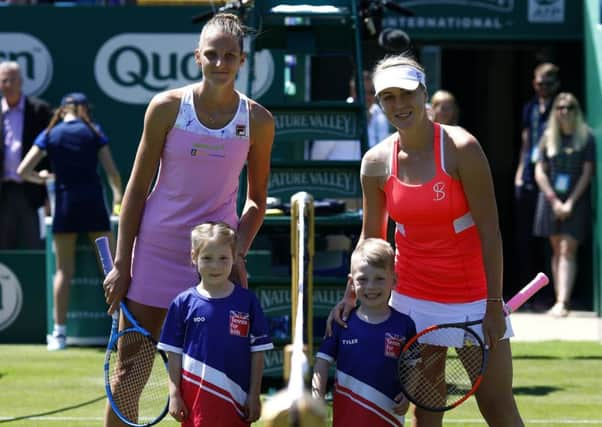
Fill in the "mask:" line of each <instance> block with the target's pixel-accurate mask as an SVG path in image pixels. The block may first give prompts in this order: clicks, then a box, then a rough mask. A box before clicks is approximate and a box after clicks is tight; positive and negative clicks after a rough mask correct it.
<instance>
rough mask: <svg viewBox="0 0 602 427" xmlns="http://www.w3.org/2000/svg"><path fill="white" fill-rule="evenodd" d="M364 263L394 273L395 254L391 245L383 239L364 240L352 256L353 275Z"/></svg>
mask: <svg viewBox="0 0 602 427" xmlns="http://www.w3.org/2000/svg"><path fill="white" fill-rule="evenodd" d="M362 262H365V263H367V264H368V265H370V266H372V267H375V268H382V269H384V270H387V271H394V265H395V252H394V251H393V248H392V247H391V244H390V243H389V242H387V241H386V240H383V239H377V238H373V237H372V238H368V239H364V240H362V241H361V242H360V243H358V245H357V246H356V248H355V250H354V251H353V253H352V254H351V273H352V274H353V271H354V269H355V268H356V267H357V266H358V265H359V264H360V263H362Z"/></svg>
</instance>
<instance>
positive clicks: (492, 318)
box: [483, 301, 506, 348]
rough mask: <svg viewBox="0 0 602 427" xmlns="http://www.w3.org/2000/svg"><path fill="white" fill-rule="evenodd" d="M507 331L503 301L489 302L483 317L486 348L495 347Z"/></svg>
mask: <svg viewBox="0 0 602 427" xmlns="http://www.w3.org/2000/svg"><path fill="white" fill-rule="evenodd" d="M505 333H506V315H505V312H504V306H503V305H502V302H501V301H500V302H494V303H487V309H486V311H485V317H483V337H484V338H485V346H486V348H494V347H495V345H496V344H497V342H498V341H499V339H500V338H502V337H503V336H504V334H505Z"/></svg>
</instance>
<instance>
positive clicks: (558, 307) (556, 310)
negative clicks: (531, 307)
mask: <svg viewBox="0 0 602 427" xmlns="http://www.w3.org/2000/svg"><path fill="white" fill-rule="evenodd" d="M548 314H550V315H552V316H554V317H567V316H568V315H569V311H568V309H567V308H566V305H565V304H563V303H561V302H557V303H556V304H554V306H553V307H552V308H551V309H549V310H548Z"/></svg>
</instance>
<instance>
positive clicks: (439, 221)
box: [384, 123, 487, 303]
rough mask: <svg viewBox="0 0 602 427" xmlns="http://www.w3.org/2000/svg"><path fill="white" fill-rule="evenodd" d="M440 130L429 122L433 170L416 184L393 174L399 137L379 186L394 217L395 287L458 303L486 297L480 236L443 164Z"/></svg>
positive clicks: (457, 183) (461, 191)
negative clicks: (387, 174) (424, 180)
mask: <svg viewBox="0 0 602 427" xmlns="http://www.w3.org/2000/svg"><path fill="white" fill-rule="evenodd" d="M443 135H444V133H443V132H442V131H441V127H440V125H439V124H437V123H435V124H434V141H433V145H434V147H433V148H434V154H435V166H436V167H435V176H434V178H433V179H431V180H430V181H428V182H425V183H424V184H421V185H409V184H405V183H403V182H402V181H401V180H400V179H399V178H398V174H397V163H398V162H397V153H398V151H399V139H397V140H396V141H395V143H394V148H393V153H392V159H391V176H389V177H388V178H387V181H386V183H385V187H384V191H385V196H386V206H387V211H388V213H389V216H390V217H391V219H393V221H395V223H396V230H395V249H396V251H395V272H396V273H397V288H396V291H397V292H399V293H401V294H404V295H407V296H409V297H412V298H418V299H424V300H429V301H436V302H443V303H463V302H470V301H475V300H479V299H483V298H486V297H487V281H486V276H485V268H484V265H483V257H482V251H481V240H480V238H479V234H478V231H477V227H476V226H475V224H474V221H473V219H472V216H471V214H470V210H469V208H468V202H467V200H466V195H465V194H464V189H463V188H462V183H461V182H460V181H459V180H457V179H454V178H453V177H451V176H450V175H449V174H448V173H447V172H446V171H445V170H444V169H443V165H444V161H443V155H444V150H443Z"/></svg>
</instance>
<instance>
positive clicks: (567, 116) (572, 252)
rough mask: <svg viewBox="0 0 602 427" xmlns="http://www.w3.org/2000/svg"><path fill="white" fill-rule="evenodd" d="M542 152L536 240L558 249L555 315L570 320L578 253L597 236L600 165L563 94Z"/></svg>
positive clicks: (574, 106)
mask: <svg viewBox="0 0 602 427" xmlns="http://www.w3.org/2000/svg"><path fill="white" fill-rule="evenodd" d="M539 147H540V149H539V157H538V160H537V164H536V166H535V178H536V180H537V184H538V185H539V188H540V190H541V193H539V197H538V200H537V210H536V215H535V234H536V235H537V236H541V237H547V238H549V240H550V245H551V246H552V252H553V253H552V275H553V278H554V290H555V292H556V303H555V304H554V306H553V307H552V308H551V309H550V311H549V313H550V314H552V315H554V316H557V317H565V316H566V315H568V308H569V302H570V299H571V293H572V291H573V286H574V284H575V278H576V276H577V248H578V246H579V243H580V242H582V241H583V240H584V239H585V238H586V237H587V235H588V234H591V232H592V229H591V217H592V205H591V199H590V194H589V185H590V182H591V180H592V175H593V171H594V162H595V161H596V154H595V144H594V137H593V135H592V133H591V132H590V130H589V128H588V127H587V125H586V123H585V121H584V120H583V113H582V112H581V107H580V106H579V101H577V99H576V98H575V96H574V95H573V94H571V93H567V92H562V93H560V94H558V96H557V97H556V99H555V100H554V104H553V106H552V114H551V116H550V121H549V123H548V126H547V128H546V130H545V131H544V134H543V137H542V138H541V142H540V144H539Z"/></svg>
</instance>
